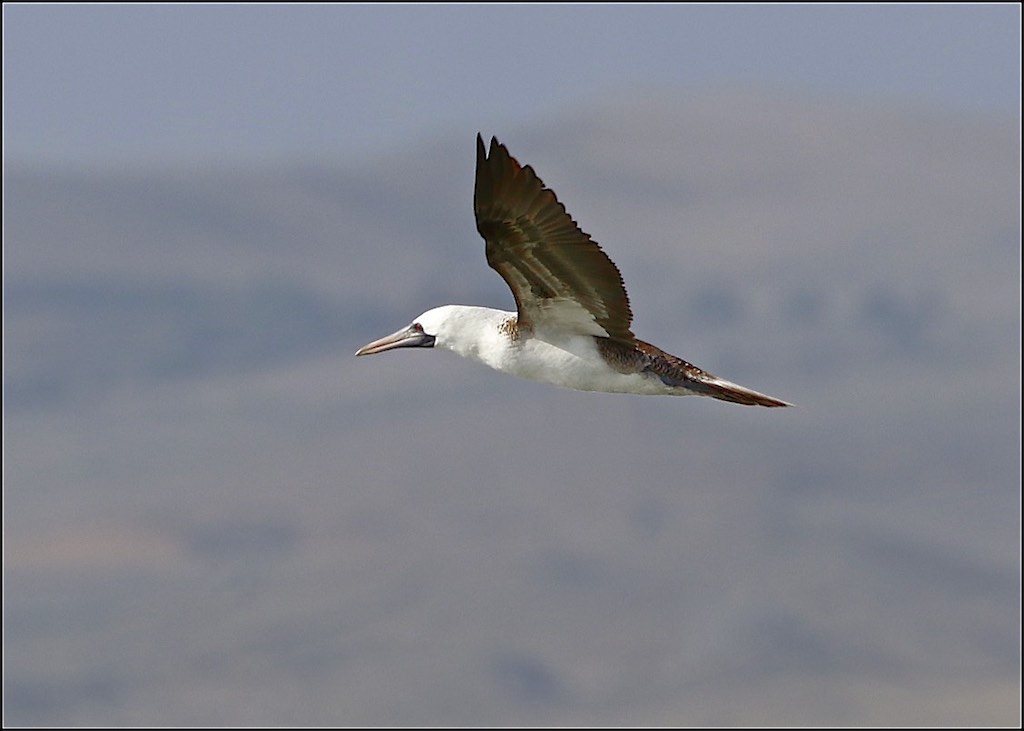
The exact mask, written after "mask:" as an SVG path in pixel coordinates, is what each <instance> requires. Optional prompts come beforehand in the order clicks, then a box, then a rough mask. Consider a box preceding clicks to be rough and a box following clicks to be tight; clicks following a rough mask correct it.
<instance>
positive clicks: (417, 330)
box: [412, 322, 423, 333]
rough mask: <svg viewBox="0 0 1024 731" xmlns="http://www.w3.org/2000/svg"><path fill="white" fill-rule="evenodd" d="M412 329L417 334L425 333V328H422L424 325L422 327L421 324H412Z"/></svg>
mask: <svg viewBox="0 0 1024 731" xmlns="http://www.w3.org/2000/svg"><path fill="white" fill-rule="evenodd" d="M412 329H413V330H415V331H416V332H418V333H421V332H423V326H422V325H420V324H419V323H418V322H414V323H413V324H412Z"/></svg>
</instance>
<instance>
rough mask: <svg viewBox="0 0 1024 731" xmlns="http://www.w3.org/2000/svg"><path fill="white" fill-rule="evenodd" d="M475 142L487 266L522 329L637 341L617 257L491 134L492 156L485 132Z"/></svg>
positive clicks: (476, 205) (477, 207)
mask: <svg viewBox="0 0 1024 731" xmlns="http://www.w3.org/2000/svg"><path fill="white" fill-rule="evenodd" d="M476 142H477V150H476V187H475V189H474V194H473V210H474V212H475V213H476V227H477V230H478V231H479V232H480V235H481V236H483V237H484V241H486V242H487V247H486V251H487V263H488V264H490V266H491V267H492V268H493V269H494V270H495V271H497V272H498V274H500V275H501V276H502V278H503V279H504V280H505V281H506V282H507V283H508V286H509V287H510V288H511V289H512V294H513V296H514V297H515V299H516V306H517V308H518V310H519V327H520V328H523V329H532V330H535V331H536V330H541V331H543V330H546V329H551V330H559V331H566V332H575V333H580V334H587V335H597V336H605V337H609V338H611V339H613V340H616V341H619V342H622V343H633V342H635V340H636V339H635V337H634V336H633V333H632V331H631V330H630V323H631V322H632V320H633V313H632V311H631V310H630V309H629V297H628V296H627V295H626V288H625V287H624V286H623V284H622V275H621V274H620V273H619V270H618V268H617V267H616V266H615V264H614V263H612V260H611V259H609V258H608V255H607V254H605V253H604V252H603V251H602V250H601V247H600V246H598V245H597V242H596V241H594V240H593V239H591V238H590V236H589V235H587V234H585V233H584V232H583V231H581V230H580V228H579V226H577V225H576V222H575V221H574V220H573V219H572V217H571V216H570V215H569V214H568V213H566V210H565V206H563V205H562V204H561V203H559V201H558V199H557V198H556V197H555V194H554V191H552V190H550V189H548V188H545V187H544V183H543V182H542V181H541V179H540V178H538V177H537V174H536V173H535V172H534V171H533V168H531V167H530V166H529V165H526V166H525V167H524V166H522V165H520V164H519V163H518V162H517V161H516V159H515V158H513V157H512V156H511V155H509V153H508V149H507V148H506V147H505V146H504V145H502V144H500V143H499V142H498V141H497V140H496V139H494V138H493V137H492V138H491V148H490V154H489V156H488V155H487V154H486V153H485V150H484V141H483V138H482V137H481V136H480V135H477V138H476Z"/></svg>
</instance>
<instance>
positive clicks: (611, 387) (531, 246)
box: [356, 134, 790, 407]
mask: <svg viewBox="0 0 1024 731" xmlns="http://www.w3.org/2000/svg"><path fill="white" fill-rule="evenodd" d="M473 209H474V212H475V214H476V227H477V230H478V231H479V232H480V235H481V236H483V238H484V241H485V242H486V247H485V252H486V255H487V263H488V264H489V265H490V266H491V268H492V269H494V270H495V271H497V272H498V274H500V275H501V277H502V279H504V280H505V282H506V283H507V284H508V286H509V288H511V290H512V296H513V297H514V298H515V302H516V311H515V312H505V311H503V310H494V309H491V308H489V307H470V306H466V305H443V306H441V307H435V308H434V309H432V310H427V311H426V312H424V313H423V314H422V315H420V316H419V317H417V318H416V319H415V320H414V321H413V322H412V324H411V325H409V326H408V327H405V328H403V329H401V330H399V331H398V332H396V333H392V334H391V335H388V336H387V337H383V338H381V339H380V340H375V341H373V342H372V343H369V344H368V345H364V346H363V347H362V348H360V349H359V350H358V351H357V352H356V355H373V354H374V353H383V352H384V351H386V350H393V349H395V348H433V347H438V348H445V349H446V350H451V351H454V352H455V353H458V354H459V355H461V356H464V357H467V358H472V359H473V360H477V361H480V362H481V363H483V364H485V365H488V366H490V367H491V368H495V369H497V370H499V371H504V372H505V373H511V374H512V375H515V376H520V377H523V378H529V379H532V380H535V381H541V382H543V383H550V384H553V385H556V386H565V387H567V388H573V389H576V390H579V391H604V392H610V393H635V394H653V395H668V396H687V395H698V396H711V397H712V398H716V399H721V400H722V401H731V402H732V403H736V404H744V405H748V406H769V407H772V406H790V404H788V403H786V402H785V401H781V400H779V399H777V398H772V397H771V396H766V395H765V394H763V393H758V392H757V391H753V390H751V389H749V388H744V387H743V386H739V385H737V384H735V383H732V382H730V381H726V380H725V379H723V378H719V377H717V376H713V375H711V374H710V373H708V372H707V371H703V370H701V369H700V368H697V367H696V366H694V365H691V364H690V363H687V362H686V361H685V360H683V359H682V358H677V357H676V356H674V355H669V354H668V353H666V352H665V351H663V350H661V349H660V348H656V347H655V346H653V345H651V344H650V343H645V342H644V341H643V340H639V339H638V338H637V337H636V336H635V335H633V331H632V330H631V329H630V325H631V323H632V321H633V312H632V310H630V306H629V297H628V296H627V295H626V288H625V286H624V285H623V282H622V275H621V274H620V273H619V270H618V267H616V266H615V264H614V263H612V260H611V259H609V258H608V255H607V254H605V253H604V251H603V250H602V249H601V247H600V246H598V244H597V242H596V241H594V240H593V239H592V238H590V236H589V235H588V234H586V233H584V232H583V231H582V230H580V228H579V226H578V225H577V224H576V222H575V221H574V220H573V219H572V217H571V216H570V215H569V214H568V213H567V212H566V210H565V206H564V205H562V204H561V203H560V202H559V201H558V199H557V198H556V197H555V193H554V191H552V190H551V189H550V188H547V187H545V185H544V183H543V182H542V181H541V179H540V178H539V177H537V174H536V173H535V172H534V171H533V168H532V167H530V166H529V165H525V166H523V165H520V164H519V162H518V161H517V160H516V159H515V158H514V157H512V156H511V155H510V154H509V152H508V149H507V148H506V147H505V145H503V144H501V143H499V142H498V141H497V140H496V139H495V138H493V137H492V138H491V146H490V151H489V153H488V152H487V151H486V150H485V148H484V141H483V138H482V137H481V136H480V135H479V134H478V135H477V138H476V185H475V188H474V192H473Z"/></svg>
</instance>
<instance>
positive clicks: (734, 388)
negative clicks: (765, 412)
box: [686, 373, 793, 408]
mask: <svg viewBox="0 0 1024 731" xmlns="http://www.w3.org/2000/svg"><path fill="white" fill-rule="evenodd" d="M686 387H687V388H689V389H690V390H692V391H696V392H697V393H700V394H703V395H705V396H711V397H712V398H716V399H720V400H722V401H730V402H732V403H734V404H743V405H744V406H767V407H769V408H774V407H777V406H792V405H793V404H791V403H787V402H786V401H782V400H780V399H777V398H772V397H771V396H766V395H765V394H763V393H758V392H757V391H753V390H751V389H749V388H744V387H743V386H740V385H738V384H735V383H732V382H731V381H726V380H725V379H724V378H718V377H717V376H712V375H711V374H709V373H705V374H702V377H700V378H698V379H691V380H689V381H688V382H687V384H686Z"/></svg>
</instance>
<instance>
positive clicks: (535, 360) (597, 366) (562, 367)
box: [488, 335, 682, 395]
mask: <svg viewBox="0 0 1024 731" xmlns="http://www.w3.org/2000/svg"><path fill="white" fill-rule="evenodd" d="M501 356H502V357H501V358H500V360H499V362H497V363H488V365H490V366H492V367H493V368H497V369H498V370H500V371H504V372H506V373H511V374H512V375H515V376H520V377H521V378H529V379H530V380H532V381H540V382H541V383H550V384H553V385H555V386H564V387H566V388H573V389H576V390H577V391H605V392H610V393H637V394H651V395H658V394H662V395H663V394H671V393H680V392H681V391H682V389H679V388H672V387H670V386H666V385H665V384H664V383H662V382H661V379H659V378H657V377H656V376H655V377H651V376H648V375H645V374H641V373H619V372H618V371H616V370H614V369H613V368H611V367H610V366H609V365H608V363H607V362H606V361H605V359H604V358H603V357H602V356H601V354H600V353H598V351H597V347H596V346H595V344H594V339H593V338H592V337H591V336H589V335H580V336H571V337H570V338H568V339H565V340H563V341H561V342H559V343H558V344H553V343H550V342H546V341H544V340H538V339H537V338H528V339H525V340H523V341H521V342H519V343H516V344H514V345H511V346H510V347H509V348H508V349H507V350H505V352H504V353H502V354H501Z"/></svg>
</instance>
